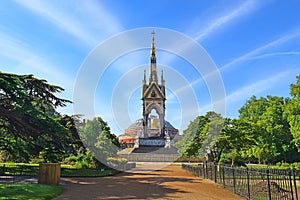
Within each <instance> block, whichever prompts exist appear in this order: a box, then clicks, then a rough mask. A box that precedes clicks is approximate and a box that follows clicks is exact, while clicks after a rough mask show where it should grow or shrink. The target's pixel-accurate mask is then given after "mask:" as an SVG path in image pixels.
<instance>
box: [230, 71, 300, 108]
mask: <svg viewBox="0 0 300 200" xmlns="http://www.w3.org/2000/svg"><path fill="white" fill-rule="evenodd" d="M298 71H299V70H298ZM295 73H296V71H295V69H288V70H285V71H281V72H278V73H277V74H276V75H272V76H269V77H267V78H265V79H262V80H259V81H256V82H255V83H251V84H249V85H247V86H244V87H242V88H240V89H238V90H236V91H234V92H232V93H231V94H229V95H227V96H226V101H227V103H233V102H236V101H240V100H245V99H247V98H249V97H250V96H252V95H255V94H256V95H258V94H260V93H262V92H264V91H267V90H268V89H270V88H272V87H274V86H275V85H276V84H278V82H280V81H282V80H284V79H285V78H286V77H290V76H294V75H295Z"/></svg>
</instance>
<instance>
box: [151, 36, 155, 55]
mask: <svg viewBox="0 0 300 200" xmlns="http://www.w3.org/2000/svg"><path fill="white" fill-rule="evenodd" d="M151 34H152V45H151V47H152V48H151V55H155V43H154V34H155V32H154V31H152V33H151Z"/></svg>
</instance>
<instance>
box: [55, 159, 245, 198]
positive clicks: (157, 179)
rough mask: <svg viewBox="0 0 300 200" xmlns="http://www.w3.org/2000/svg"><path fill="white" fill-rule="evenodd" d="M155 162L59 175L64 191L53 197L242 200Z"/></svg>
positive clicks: (210, 184) (212, 184)
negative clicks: (111, 172) (91, 174)
mask: <svg viewBox="0 0 300 200" xmlns="http://www.w3.org/2000/svg"><path fill="white" fill-rule="evenodd" d="M158 165H159V163H144V164H138V165H137V168H136V169H134V170H132V172H134V173H126V172H124V173H120V174H118V175H116V176H111V177H98V178H63V179H62V184H61V185H62V186H63V187H64V188H65V192H64V193H63V194H62V195H60V196H58V197H56V198H54V200H71V199H72V200H73V199H74V200H76V199H78V200H79V199H80V200H83V199H88V200H90V199H115V200H116V199H120V200H122V199H123V200H125V199H164V200H173V199H185V200H191V199H201V200H214V199H215V200H220V199H222V200H227V199H228V200H235V199H236V200H242V199H243V198H241V197H239V196H237V195H235V194H233V193H231V192H230V191H228V190H225V189H223V188H222V187H221V186H219V185H216V184H215V183H213V182H211V181H208V180H204V179H201V178H198V177H195V176H193V175H191V174H189V173H187V172H185V171H184V170H182V169H181V167H179V166H165V167H164V165H165V164H164V165H161V167H163V168H161V169H159V170H156V171H152V170H153V169H154V168H156V167H157V166H158Z"/></svg>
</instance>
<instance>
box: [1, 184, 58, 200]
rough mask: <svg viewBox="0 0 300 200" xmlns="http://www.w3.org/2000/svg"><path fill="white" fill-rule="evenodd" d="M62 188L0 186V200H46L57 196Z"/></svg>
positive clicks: (38, 185) (39, 185)
mask: <svg viewBox="0 0 300 200" xmlns="http://www.w3.org/2000/svg"><path fill="white" fill-rule="evenodd" d="M62 192H63V188H62V187H59V186H56V185H42V184H0V194H1V195H0V199H1V200H2V199H16V200H17V199H26V200H48V199H52V198H53V197H56V196H58V195H59V194H61V193H62Z"/></svg>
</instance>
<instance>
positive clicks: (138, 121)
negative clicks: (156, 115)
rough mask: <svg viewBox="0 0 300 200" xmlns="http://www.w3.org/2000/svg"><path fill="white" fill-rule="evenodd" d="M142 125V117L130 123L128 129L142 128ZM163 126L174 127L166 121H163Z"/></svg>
mask: <svg viewBox="0 0 300 200" xmlns="http://www.w3.org/2000/svg"><path fill="white" fill-rule="evenodd" d="M142 127H143V119H138V120H136V121H135V122H134V123H132V124H131V125H130V126H129V127H128V129H135V128H142ZM165 127H166V128H168V129H175V128H174V126H172V124H171V123H170V122H168V121H165Z"/></svg>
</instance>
